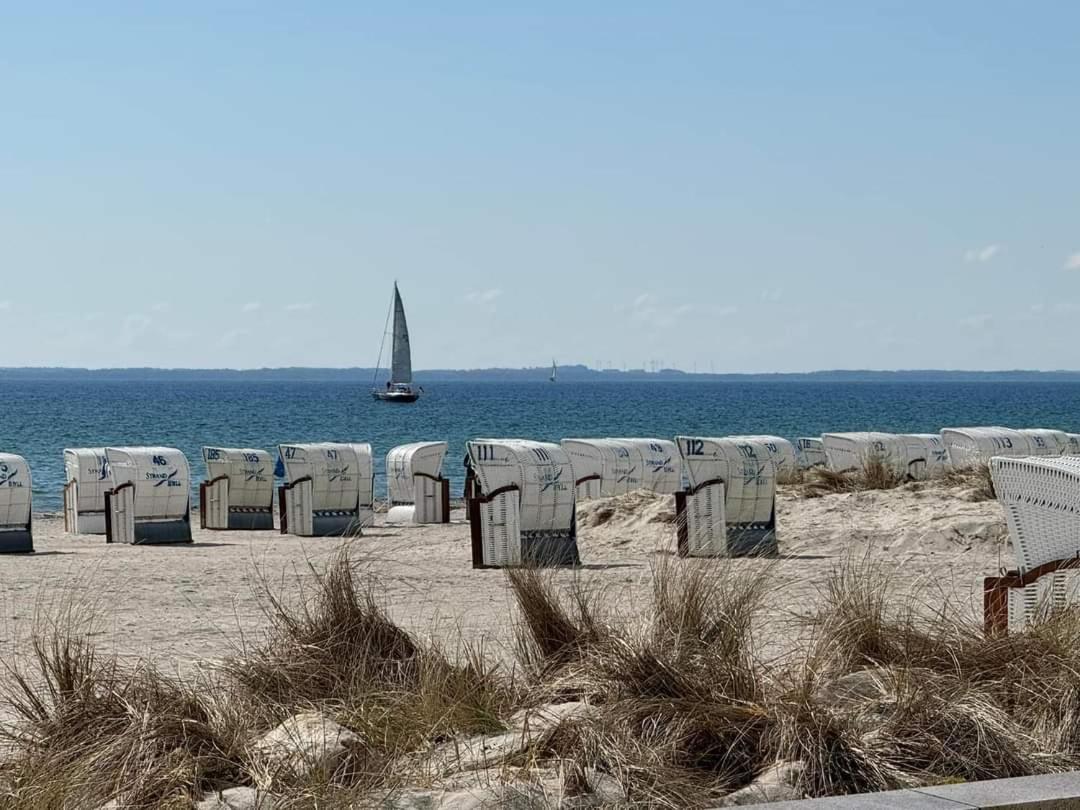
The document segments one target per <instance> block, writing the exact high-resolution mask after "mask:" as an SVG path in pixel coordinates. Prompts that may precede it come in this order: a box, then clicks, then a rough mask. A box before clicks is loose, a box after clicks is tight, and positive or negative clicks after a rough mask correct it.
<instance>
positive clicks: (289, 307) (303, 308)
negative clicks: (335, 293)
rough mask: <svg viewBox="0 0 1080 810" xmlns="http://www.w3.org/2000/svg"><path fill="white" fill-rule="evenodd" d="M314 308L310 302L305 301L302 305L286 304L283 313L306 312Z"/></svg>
mask: <svg viewBox="0 0 1080 810" xmlns="http://www.w3.org/2000/svg"><path fill="white" fill-rule="evenodd" d="M314 306H315V305H314V304H312V303H310V302H307V301H305V302H303V303H295V304H286V305H285V311H286V312H307V311H308V310H310V309H312V308H314Z"/></svg>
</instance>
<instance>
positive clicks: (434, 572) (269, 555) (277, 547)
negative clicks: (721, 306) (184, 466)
mask: <svg viewBox="0 0 1080 810" xmlns="http://www.w3.org/2000/svg"><path fill="white" fill-rule="evenodd" d="M777 508H778V527H779V539H780V548H781V557H780V559H778V560H711V561H705V562H692V561H691V562H688V561H684V562H681V563H679V564H686V565H716V566H734V567H746V568H748V569H749V568H758V567H761V566H769V567H770V568H771V569H772V573H773V581H774V582H775V588H774V589H773V591H772V592H771V594H770V597H769V606H768V615H767V617H766V620H765V621H764V622H763V627H764V628H765V634H766V636H767V638H764V639H763V643H764V644H766V645H767V646H768V647H769V648H773V647H775V648H776V649H777V650H778V651H782V649H783V648H784V647H785V646H787V643H789V642H790V639H791V633H792V632H794V631H793V630H792V629H791V627H790V626H789V623H787V622H786V619H788V618H790V617H791V616H792V615H793V614H796V613H799V612H803V611H806V610H808V609H810V608H811V607H812V606H813V605H814V603H815V601H816V600H817V597H818V589H819V588H820V586H821V585H822V583H823V582H825V581H826V580H827V578H828V576H829V574H830V572H831V571H833V570H834V569H835V568H836V567H837V566H838V565H841V564H842V563H844V562H845V560H848V559H851V558H858V559H862V558H865V559H867V560H870V561H873V562H876V563H878V564H880V565H881V566H882V567H883V568H884V569H885V570H887V571H892V572H894V573H895V574H896V575H897V576H896V584H897V586H898V588H899V589H900V590H901V591H903V590H911V589H915V588H920V587H923V586H926V585H929V587H931V588H935V589H940V591H941V592H942V593H943V594H945V593H947V594H950V598H952V599H955V600H957V601H959V602H961V603H963V604H965V605H968V604H969V605H970V606H971V609H972V610H973V611H975V615H979V612H980V611H981V582H982V579H981V578H982V577H983V576H984V575H986V574H989V573H993V572H995V571H996V570H998V569H999V568H1001V567H1002V566H1011V565H1012V561H1013V556H1012V551H1011V549H1010V548H1009V547H1008V544H1007V538H1006V531H1005V525H1004V518H1003V514H1002V511H1001V508H1000V506H999V505H998V504H997V502H996V501H988V502H981V503H973V502H971V501H969V500H968V499H967V497H966V493H965V492H964V491H963V490H960V489H957V488H955V487H948V486H946V485H944V484H941V483H921V484H919V483H915V484H908V485H905V486H903V487H900V488H899V489H895V490H891V491H870V492H860V493H852V494H840V495H828V496H825V497H821V498H816V499H805V498H802V497H800V496H798V495H797V494H796V493H795V492H794V491H793V490H792V489H791V488H788V487H785V488H783V489H782V491H781V494H780V496H779V498H778V506H777ZM383 518H384V516H383V515H381V514H380V515H379V516H378V517H377V522H376V526H375V527H373V528H371V529H369V530H367V531H365V534H364V536H363V537H360V538H356V539H353V540H350V541H347V542H348V544H349V546H350V549H351V554H352V556H353V559H354V560H355V561H356V563H358V565H359V566H360V568H361V570H362V571H363V572H364V573H365V574H366V575H367V576H369V577H370V578H371V580H372V581H373V583H374V584H375V586H376V589H377V592H378V593H380V595H381V597H382V598H383V599H384V600H385V603H386V605H387V606H388V607H389V611H390V613H391V615H392V616H393V617H394V618H395V619H396V620H397V621H398V622H400V623H401V624H402V625H403V626H405V627H406V628H408V629H409V630H412V631H414V632H416V633H418V634H421V635H425V636H428V635H435V636H436V637H438V638H439V639H440V640H441V641H444V642H446V643H448V644H451V645H452V644H453V643H454V642H455V641H456V640H457V639H458V638H460V637H464V638H467V639H470V640H473V641H475V640H479V639H481V638H484V639H485V640H486V643H487V644H488V647H489V649H491V650H492V651H496V652H497V651H498V649H499V648H500V646H501V645H506V644H507V643H508V642H509V641H510V640H511V638H512V622H513V617H514V607H513V604H512V600H511V598H510V594H509V591H508V589H507V584H506V578H505V575H504V574H503V573H502V572H500V571H494V570H480V571H477V570H473V569H472V568H471V566H470V552H469V527H468V524H467V523H465V522H464V512H463V511H462V510H455V512H454V513H453V520H452V522H451V523H450V524H449V525H439V526H409V527H403V526H387V525H384V523H383ZM673 519H674V514H673V502H672V499H671V498H670V497H656V496H652V495H649V494H645V493H634V494H630V495H627V496H621V497H618V498H613V499H607V500H596V501H588V502H584V503H581V504H579V506H578V526H579V547H580V551H581V557H582V562H583V566H582V568H580V569H577V570H573V571H571V570H563V571H559V572H557V573H556V574H554V576H556V577H558V578H560V579H564V580H566V581H569V580H570V579H571V578H573V577H581V578H584V579H585V580H586V581H587V582H588V583H589V584H590V585H592V586H595V587H599V588H604V589H606V594H607V595H606V597H605V604H607V605H609V606H614V607H617V608H618V609H620V610H625V611H626V612H627V613H628V614H633V613H634V612H637V611H641V610H647V609H648V607H649V605H650V587H651V584H650V575H651V569H652V567H653V566H654V565H655V564H656V562H657V561H658V560H660V559H662V558H663V557H664V556H669V557H670V555H671V554H672V549H673V548H674V544H675V530H674V524H673ZM194 522H196V523H197V516H196V520H195V521H194ZM194 534H195V542H194V543H193V544H191V545H187V546H124V545H107V544H106V543H105V542H104V538H102V537H92V536H73V535H68V534H65V533H64V529H63V520H62V519H61V518H60V517H58V516H55V515H39V516H36V518H35V523H34V535H35V536H34V541H35V548H36V553H35V554H33V555H25V556H20V555H12V556H9V557H5V558H0V633H2V637H0V645H2V646H0V652H2V654H3V655H4V657H5V658H6V659H7V660H12V658H11V657H10V656H15V657H16V658H17V657H19V656H21V655H23V654H24V653H25V651H26V641H27V636H28V634H29V632H30V630H31V628H32V627H33V625H34V623H35V622H40V621H41V620H43V619H45V618H47V617H48V616H50V615H55V614H56V612H57V611H58V610H59V609H60V607H61V606H62V605H63V604H64V603H65V602H69V603H74V604H76V605H78V606H79V608H78V609H79V610H87V611H93V612H94V614H95V615H96V617H97V621H98V628H99V631H98V636H97V641H98V643H99V645H100V646H101V647H102V649H105V650H115V651H116V652H118V653H120V654H122V655H124V656H132V657H147V658H150V659H152V660H154V661H155V662H157V663H158V664H159V665H160V666H162V667H163V668H165V669H173V668H179V669H181V670H184V669H187V668H188V667H191V666H192V665H194V664H196V663H197V662H200V661H213V660H219V659H221V658H222V657H224V656H227V655H229V654H230V653H231V652H233V651H234V650H236V649H237V648H238V645H241V644H242V643H243V642H244V640H245V638H251V637H252V634H256V633H259V632H260V631H261V629H262V628H263V627H264V626H265V622H264V619H263V615H262V613H261V610H260V607H259V599H258V597H257V592H258V589H259V583H260V581H263V580H265V581H266V582H269V583H271V585H272V586H273V587H274V588H275V590H278V591H280V592H284V593H287V594H291V595H292V596H296V595H297V594H298V593H300V590H301V589H302V587H303V582H304V581H305V579H307V578H308V577H310V576H311V572H310V569H309V565H310V566H312V567H314V568H315V569H316V570H318V569H320V568H321V567H322V566H323V565H324V564H325V563H326V561H327V560H328V559H329V558H330V557H331V556H332V555H334V554H335V553H336V552H337V551H338V549H339V548H340V546H341V544H342V542H343V541H342V540H340V539H334V538H299V537H293V536H290V535H281V534H279V533H277V532H210V531H202V530H200V529H196V530H195V532H194Z"/></svg>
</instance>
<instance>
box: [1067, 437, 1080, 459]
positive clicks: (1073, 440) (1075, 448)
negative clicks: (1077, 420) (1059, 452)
mask: <svg viewBox="0 0 1080 810" xmlns="http://www.w3.org/2000/svg"><path fill="white" fill-rule="evenodd" d="M1065 435H1066V436H1067V437H1068V439H1069V445H1068V447H1067V448H1066V450H1065V452H1064V453H1063V455H1066V456H1080V433H1066V434H1065Z"/></svg>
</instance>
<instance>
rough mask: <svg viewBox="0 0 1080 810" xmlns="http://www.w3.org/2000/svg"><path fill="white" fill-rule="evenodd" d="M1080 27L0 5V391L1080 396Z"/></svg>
mask: <svg viewBox="0 0 1080 810" xmlns="http://www.w3.org/2000/svg"><path fill="white" fill-rule="evenodd" d="M1077 31H1080V4H1077V3H1071V2H1061V3H1046V2H1043V3H1038V2H1025V3H1021V2H1013V3H1009V2H998V3H992V2H962V1H961V0H956V1H954V2H948V3H939V2H921V3H920V2H896V3H886V2H873V1H872V0H866V1H862V2H840V1H839V0H836V1H835V2H820V3H811V2H766V1H765V0H762V1H760V2H701V3H695V2H671V3H636V2H632V1H631V0H620V2H614V1H611V2H594V3H576V2H575V3H569V2H567V3H562V2H544V3H533V4H518V3H513V2H494V1H492V2H468V0H462V2H455V3H425V2H412V3H408V4H405V3H385V4H376V3H356V2H333V1H332V0H324V2H320V3H312V4H302V3H272V2H229V0H217V1H216V2H198V1H197V0H193V1H192V2H185V3H143V2H138V3H135V2H132V3H115V2H112V3H111V2H107V1H106V0H103V1H102V2H99V3H93V4H90V3H82V2H80V3H56V2H48V0H43V1H42V2H36V3H14V2H3V0H0V323H2V324H3V326H4V332H5V334H6V339H5V340H4V341H2V342H0V366H42V365H47V366H57V365H65V366H89V367H119V366H147V365H149V366H163V367H200V368H206V367H215V368H216V367H238V368H250V367H265V366H292V365H301V366H371V365H373V364H374V363H375V360H376V356H377V354H378V350H379V343H380V339H381V336H382V334H383V329H384V323H385V318H386V314H387V309H388V306H389V303H390V295H391V286H392V283H393V281H394V280H395V279H396V280H397V281H398V282H399V284H400V286H401V290H402V294H403V297H404V300H405V306H406V309H407V312H408V316H409V322H410V330H411V332H412V343H413V364H414V367H415V368H476V367H489V366H512V367H520V366H541V365H546V364H548V363H550V362H551V359H552V358H556V359H558V361H559V362H560V363H561V364H570V363H585V364H588V365H590V366H594V367H596V366H601V367H605V368H606V367H613V368H623V367H627V368H635V367H642V366H645V367H650V365H651V364H652V363H656V364H657V365H660V364H662V365H664V366H667V367H673V368H681V369H685V370H687V371H692V370H694V369H697V370H699V371H709V370H713V371H716V372H721V371H723V372H743V371H745V372H762V371H807V370H814V369H833V368H875V369H895V368H948V369H960V368H964V369H1009V368H1038V369H1056V368H1068V369H1078V368H1080V356H1078V353H1077V350H1076V349H1077V346H1080V103H1078V98H1080V95H1078V88H1080V48H1078V47H1077V45H1076V36H1077Z"/></svg>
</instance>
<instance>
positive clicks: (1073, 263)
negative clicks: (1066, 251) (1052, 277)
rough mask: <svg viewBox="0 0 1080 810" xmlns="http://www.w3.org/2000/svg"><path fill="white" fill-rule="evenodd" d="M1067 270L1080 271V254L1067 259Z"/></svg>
mask: <svg viewBox="0 0 1080 810" xmlns="http://www.w3.org/2000/svg"><path fill="white" fill-rule="evenodd" d="M1065 269H1066V270H1080V252H1077V253H1073V254H1072V255H1071V256H1069V257H1068V258H1066V259H1065Z"/></svg>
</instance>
